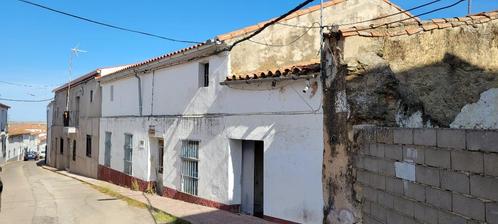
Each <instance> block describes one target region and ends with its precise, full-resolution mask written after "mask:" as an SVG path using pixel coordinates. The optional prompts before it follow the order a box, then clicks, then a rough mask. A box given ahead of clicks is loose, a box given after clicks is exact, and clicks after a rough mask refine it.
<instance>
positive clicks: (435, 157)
mask: <svg viewBox="0 0 498 224" xmlns="http://www.w3.org/2000/svg"><path fill="white" fill-rule="evenodd" d="M424 151H425V164H427V165H429V166H434V167H440V168H447V169H449V168H451V158H450V157H451V156H450V151H448V150H444V149H440V148H426V149H425V150H424Z"/></svg>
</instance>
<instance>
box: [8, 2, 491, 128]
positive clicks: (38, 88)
mask: <svg viewBox="0 0 498 224" xmlns="http://www.w3.org/2000/svg"><path fill="white" fill-rule="evenodd" d="M32 1H33V2H36V3H40V4H43V5H47V6H49V7H52V8H55V9H59V10H62V11H66V12H70V13H74V14H77V15H81V16H84V17H88V18H92V19H95V20H99V21H103V22H108V23H112V24H115V25H119V26H125V27H129V28H133V29H139V30H142V31H146V32H150V33H155V34H159V35H163V36H168V37H172V38H178V39H189V40H195V41H203V40H207V39H209V38H212V37H214V36H216V35H218V34H222V33H226V32H229V31H232V30H235V29H237V28H242V27H245V26H248V25H253V24H255V23H258V22H261V21H264V20H267V19H269V18H273V17H275V16H278V15H280V14H283V13H285V12H286V11H288V10H289V9H291V8H293V7H294V6H296V5H297V4H299V3H300V2H301V1H302V0H252V1H241V0H240V1H233V0H216V1H207V0H198V1H159V0H144V1H122V0H106V1H102V0H86V1H67V0H66V1H63V0H32ZM429 1H430V0H424V1H416V0H404V1H403V0H393V1H392V2H394V3H396V4H398V5H399V6H401V7H403V8H405V9H406V8H410V7H414V6H416V5H419V4H422V3H425V2H429ZM455 1H456V0H442V1H441V2H439V3H438V4H435V5H433V6H430V7H428V8H427V9H422V10H419V11H414V12H413V14H418V13H420V12H424V11H427V10H430V9H434V8H437V7H440V6H442V5H447V4H451V3H453V2H455ZM318 2H319V1H315V3H314V4H317V3H318ZM466 4H467V3H466V2H464V3H462V4H460V5H459V6H457V7H454V8H452V9H448V10H445V11H441V12H437V13H435V14H431V15H428V16H424V17H423V18H424V19H428V18H435V17H452V16H462V15H465V14H466V13H467V9H466ZM0 8H1V9H2V13H1V14H0V27H1V28H2V31H1V33H0V67H1V68H2V69H1V70H0V98H14V99H28V100H33V99H35V100H38V99H47V98H51V97H52V95H53V94H52V92H51V89H52V87H55V86H57V85H59V84H62V83H64V82H66V81H67V80H68V78H69V77H68V59H69V54H70V49H71V48H72V47H74V46H76V45H79V47H80V48H81V49H84V50H87V51H88V53H85V54H81V55H80V56H79V57H77V58H76V59H75V61H74V68H73V71H74V74H75V76H76V75H81V74H84V73H87V72H89V71H91V70H93V69H95V68H98V67H105V66H113V65H121V64H127V63H133V62H136V61H141V60H143V59H147V58H150V57H154V56H157V55H161V54H164V53H166V52H169V51H172V50H175V49H178V48H183V47H186V46H187V45H186V44H181V43H172V42H168V41H164V40H160V39H155V38H151V37H147V36H141V35H137V34H133V33H127V32H122V31H119V30H112V29H109V28H105V27H100V26H97V25H94V24H90V23H86V22H83V21H79V20H76V19H73V18H70V17H66V16H62V15H59V14H54V13H52V12H49V11H45V10H42V9H39V8H35V7H33V6H30V5H27V4H24V3H21V2H18V1H16V0H4V1H1V3H0ZM494 9H498V1H497V0H473V12H480V11H489V10H494ZM2 81H3V82H14V83H20V84H25V85H27V86H16V85H9V84H5V83H2ZM0 103H4V104H8V105H10V106H11V107H12V108H11V111H10V114H9V119H10V120H11V121H43V120H45V116H46V115H45V110H46V105H47V103H46V102H43V103H16V102H7V101H1V100H0Z"/></svg>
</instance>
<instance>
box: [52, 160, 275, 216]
mask: <svg viewBox="0 0 498 224" xmlns="http://www.w3.org/2000/svg"><path fill="white" fill-rule="evenodd" d="M42 167H43V168H45V169H47V170H50V171H53V172H56V173H59V174H61V175H65V176H68V177H71V178H74V179H77V180H79V181H82V182H85V183H88V184H91V185H96V186H99V187H104V188H108V189H110V190H112V191H114V192H117V193H119V194H121V195H123V196H126V197H129V198H132V199H134V200H137V201H140V202H142V203H145V204H149V205H150V206H151V207H153V208H155V209H158V210H161V211H164V212H166V213H168V214H171V215H173V216H176V217H178V218H181V219H183V220H186V221H189V222H190V223H192V224H197V223H199V224H201V223H202V224H211V223H212V224H218V223H234V224H237V223H240V224H242V223H249V224H251V223H270V222H267V221H265V220H263V219H260V218H256V217H253V216H248V215H238V214H234V213H230V212H227V211H223V210H219V209H216V208H210V207H205V206H201V205H197V204H191V203H187V202H184V201H179V200H175V199H171V198H166V197H162V196H159V195H150V194H144V193H142V192H140V191H132V190H131V189H128V188H125V187H121V186H117V185H114V184H111V183H108V182H105V181H101V180H96V179H92V178H88V177H84V176H80V175H76V174H73V173H69V172H67V171H62V170H57V169H54V168H52V167H48V166H42Z"/></svg>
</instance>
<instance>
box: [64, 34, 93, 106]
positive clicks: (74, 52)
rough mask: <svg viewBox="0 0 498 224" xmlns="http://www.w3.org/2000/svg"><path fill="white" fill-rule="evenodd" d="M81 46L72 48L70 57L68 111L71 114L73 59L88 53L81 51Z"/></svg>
mask: <svg viewBox="0 0 498 224" xmlns="http://www.w3.org/2000/svg"><path fill="white" fill-rule="evenodd" d="M78 46H79V44H77V45H76V47H74V48H71V54H70V55H69V81H68V82H67V98H66V111H68V112H69V93H70V92H69V90H70V89H71V76H72V73H73V59H74V57H77V56H79V53H87V52H88V51H85V50H81V49H79V48H78Z"/></svg>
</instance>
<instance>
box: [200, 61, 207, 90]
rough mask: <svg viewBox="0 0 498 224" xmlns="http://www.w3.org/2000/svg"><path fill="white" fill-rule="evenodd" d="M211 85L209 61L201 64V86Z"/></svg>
mask: <svg viewBox="0 0 498 224" xmlns="http://www.w3.org/2000/svg"><path fill="white" fill-rule="evenodd" d="M208 86H209V63H200V64H199V87H208Z"/></svg>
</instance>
